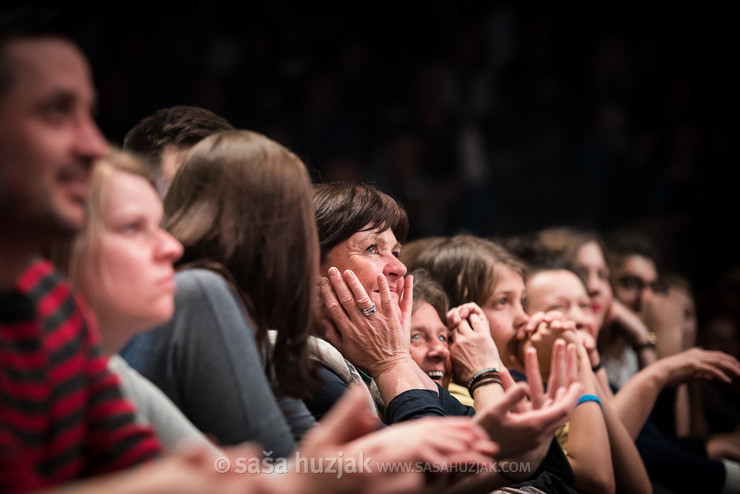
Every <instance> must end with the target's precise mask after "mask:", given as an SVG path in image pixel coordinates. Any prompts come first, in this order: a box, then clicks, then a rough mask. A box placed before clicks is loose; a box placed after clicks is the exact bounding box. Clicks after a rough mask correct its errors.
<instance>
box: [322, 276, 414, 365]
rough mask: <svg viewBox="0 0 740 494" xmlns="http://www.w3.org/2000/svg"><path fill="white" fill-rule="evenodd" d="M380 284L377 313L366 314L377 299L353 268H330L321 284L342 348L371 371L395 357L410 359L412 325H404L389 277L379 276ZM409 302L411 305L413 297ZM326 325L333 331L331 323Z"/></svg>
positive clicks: (352, 360) (411, 281)
mask: <svg viewBox="0 0 740 494" xmlns="http://www.w3.org/2000/svg"><path fill="white" fill-rule="evenodd" d="M412 283H413V280H409V281H408V284H409V285H411V284H412ZM378 287H379V289H380V297H379V302H380V303H379V304H378V302H375V304H376V312H375V313H373V314H370V315H365V314H363V312H362V310H361V309H365V308H367V307H370V306H372V304H373V303H374V302H373V300H372V299H371V298H370V296H369V295H368V294H367V292H366V291H365V289H364V287H363V286H362V284H361V283H360V281H359V280H358V279H357V276H355V274H354V273H353V272H352V271H345V272H344V274H343V275H342V274H340V273H339V270H337V269H336V268H330V269H329V278H328V280H327V279H324V280H322V283H321V295H322V299H323V300H324V305H325V306H326V310H327V312H328V313H329V316H330V320H331V322H332V323H333V325H334V326H335V328H336V332H337V333H338V334H339V339H340V340H341V348H340V351H341V352H342V354H343V355H344V356H345V358H347V359H348V360H349V361H350V362H352V363H353V364H355V365H357V366H359V367H361V368H364V369H367V370H368V371H370V372H371V374H373V373H374V372H380V371H381V369H382V368H384V367H387V366H388V365H392V362H393V361H395V360H398V359H403V358H410V355H409V352H408V346H409V341H410V334H409V328H410V325H409V326H408V327H406V328H404V325H403V324H402V323H401V320H400V319H399V309H398V304H396V303H395V302H394V301H393V298H392V296H391V292H390V289H389V287H388V281H387V280H386V278H385V276H382V275H380V276H378ZM410 298H411V297H409V299H410ZM404 303H406V302H404ZM407 303H408V304H409V305H410V303H411V300H408V302H407ZM324 327H325V329H326V330H327V331H328V330H330V326H329V325H328V324H326V323H325V324H324ZM335 339H336V338H335Z"/></svg>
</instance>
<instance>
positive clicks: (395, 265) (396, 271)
mask: <svg viewBox="0 0 740 494" xmlns="http://www.w3.org/2000/svg"><path fill="white" fill-rule="evenodd" d="M406 271H407V270H406V265H405V264H404V263H402V262H401V260H400V259H399V258H397V257H396V256H393V255H391V256H390V258H389V259H388V262H387V263H386V265H385V269H384V270H383V274H385V275H386V277H388V278H389V279H390V281H392V282H395V281H396V280H398V279H399V278H402V277H403V276H404V275H405V274H406Z"/></svg>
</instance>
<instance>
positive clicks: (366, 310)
mask: <svg viewBox="0 0 740 494" xmlns="http://www.w3.org/2000/svg"><path fill="white" fill-rule="evenodd" d="M377 311H378V307H377V306H376V305H375V302H373V304H372V305H371V306H370V307H365V308H364V309H362V308H361V309H360V312H362V315H364V316H366V317H370V316H372V315H373V314H375V313H376V312H377Z"/></svg>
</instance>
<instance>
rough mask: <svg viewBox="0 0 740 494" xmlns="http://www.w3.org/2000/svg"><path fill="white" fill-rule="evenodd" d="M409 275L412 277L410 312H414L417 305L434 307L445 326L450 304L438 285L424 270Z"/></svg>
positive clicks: (417, 270)
mask: <svg viewBox="0 0 740 494" xmlns="http://www.w3.org/2000/svg"><path fill="white" fill-rule="evenodd" d="M409 275H412V276H413V277H414V303H413V307H412V309H411V311H412V312H416V309H418V308H419V305H421V304H423V303H424V302H426V303H428V304H429V305H431V306H432V307H434V310H435V311H437V315H438V316H439V320H440V321H442V323H444V324H446V321H447V311H448V310H449V308H450V302H449V299H448V298H447V294H446V293H445V292H444V290H443V289H442V287H441V286H440V284H439V283H437V282H436V281H434V279H433V278H432V276H431V275H430V274H429V272H427V271H426V270H425V269H416V270H414V271H413V272H411V273H409Z"/></svg>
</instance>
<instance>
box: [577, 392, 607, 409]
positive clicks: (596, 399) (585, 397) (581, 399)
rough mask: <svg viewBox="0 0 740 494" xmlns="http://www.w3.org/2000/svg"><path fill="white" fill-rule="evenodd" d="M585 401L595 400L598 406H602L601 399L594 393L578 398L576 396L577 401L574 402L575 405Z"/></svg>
mask: <svg viewBox="0 0 740 494" xmlns="http://www.w3.org/2000/svg"><path fill="white" fill-rule="evenodd" d="M587 401H595V402H596V403H598V404H599V408H602V409H603V407H602V406H601V400H600V399H599V397H598V396H596V395H583V396H581V397H580V398H578V403H576V406H578V405H580V404H581V403H586V402H587Z"/></svg>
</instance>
